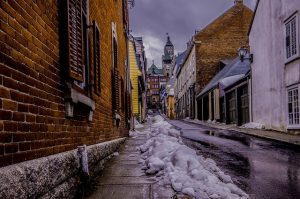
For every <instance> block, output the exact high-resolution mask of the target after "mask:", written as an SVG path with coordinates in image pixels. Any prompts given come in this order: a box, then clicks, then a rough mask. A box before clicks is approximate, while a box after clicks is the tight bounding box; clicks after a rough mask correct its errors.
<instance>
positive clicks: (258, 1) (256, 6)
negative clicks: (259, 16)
mask: <svg viewBox="0 0 300 199" xmlns="http://www.w3.org/2000/svg"><path fill="white" fill-rule="evenodd" d="M259 3H260V0H257V2H256V5H255V9H254V13H253V16H252V20H251V23H250V27H249V30H248V36H249V35H250V33H251V30H252V26H253V23H254V19H255V16H256V12H257V8H258V4H259Z"/></svg>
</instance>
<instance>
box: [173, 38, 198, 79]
mask: <svg viewBox="0 0 300 199" xmlns="http://www.w3.org/2000/svg"><path fill="white" fill-rule="evenodd" d="M194 46H195V42H194V41H193V42H192V45H190V46H189V47H188V49H187V51H186V52H187V53H186V54H185V57H184V59H183V62H182V64H181V65H182V66H184V64H185V63H186V61H187V59H188V57H189V56H190V54H191V52H192V49H193V48H194ZM182 68H183V67H180V69H179V71H178V72H177V74H176V77H178V75H179V73H180V72H181V69H182Z"/></svg>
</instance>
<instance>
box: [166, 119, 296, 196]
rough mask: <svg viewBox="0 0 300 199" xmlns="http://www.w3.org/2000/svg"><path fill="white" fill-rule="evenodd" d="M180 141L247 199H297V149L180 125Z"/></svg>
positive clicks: (278, 143)
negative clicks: (207, 160)
mask: <svg viewBox="0 0 300 199" xmlns="http://www.w3.org/2000/svg"><path fill="white" fill-rule="evenodd" d="M170 123H171V124H173V125H174V126H176V127H178V128H181V130H182V137H183V138H184V139H183V141H184V142H185V144H187V145H188V146H190V147H192V148H195V149H196V150H197V151H198V153H200V154H201V155H203V156H205V157H209V158H212V159H213V160H215V161H216V163H217V164H218V166H219V167H220V168H222V169H223V171H225V172H226V173H227V174H229V175H231V176H232V179H233V180H234V182H235V183H236V184H237V185H238V186H240V187H241V188H242V189H244V190H245V191H246V192H247V193H248V194H249V195H250V197H251V198H254V199H256V198H259V199H296V198H300V150H299V149H300V148H299V147H295V146H290V145H286V144H283V143H280V142H275V141H269V140H264V139H259V138H256V137H252V136H247V135H244V134H241V133H238V132H233V131H228V130H219V129H213V128H210V127H206V126H202V125H198V124H191V123H187V122H183V121H170Z"/></svg>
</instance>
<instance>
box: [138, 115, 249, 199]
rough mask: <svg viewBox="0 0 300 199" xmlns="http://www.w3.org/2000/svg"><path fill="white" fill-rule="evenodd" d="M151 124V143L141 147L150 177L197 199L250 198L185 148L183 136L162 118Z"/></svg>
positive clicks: (222, 174) (213, 166)
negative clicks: (152, 175) (154, 176)
mask: <svg viewBox="0 0 300 199" xmlns="http://www.w3.org/2000/svg"><path fill="white" fill-rule="evenodd" d="M150 120H151V122H152V124H151V125H150V127H149V128H148V129H145V132H148V137H149V139H148V140H147V142H146V143H145V144H143V145H141V146H140V147H138V149H139V150H140V151H141V152H142V153H143V154H142V159H141V160H140V162H141V163H142V164H143V169H144V170H145V172H146V173H147V174H155V175H156V177H157V178H159V179H160V180H161V182H163V183H166V184H171V185H172V187H173V189H174V190H175V191H177V192H181V193H184V194H186V195H189V196H191V197H194V198H197V199H198V198H199V199H200V198H201V199H209V198H212V199H217V198H218V199H219V198H228V199H235V198H242V199H246V198H249V196H248V195H247V194H246V193H245V192H244V191H242V190H241V189H240V188H238V187H237V186H236V185H235V184H233V182H232V179H231V177H230V176H229V175H226V174H225V173H224V172H223V171H221V170H220V169H219V167H218V166H217V165H216V163H215V161H213V160H212V159H209V158H208V159H206V158H204V157H203V156H201V155H197V153H196V151H195V150H193V149H191V148H189V147H187V146H185V145H184V144H183V143H182V140H181V137H180V132H179V131H178V130H176V129H174V128H173V126H172V125H170V124H169V123H168V122H166V121H164V120H163V118H162V117H161V116H155V117H152V118H150Z"/></svg>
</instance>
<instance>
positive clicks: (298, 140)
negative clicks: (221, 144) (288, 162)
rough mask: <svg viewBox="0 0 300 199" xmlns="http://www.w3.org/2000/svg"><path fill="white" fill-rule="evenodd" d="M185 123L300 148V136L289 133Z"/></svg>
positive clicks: (188, 120)
mask: <svg viewBox="0 0 300 199" xmlns="http://www.w3.org/2000/svg"><path fill="white" fill-rule="evenodd" d="M184 121H186V122H190V123H194V124H201V125H205V126H209V127H213V128H218V129H224V130H232V131H237V132H240V133H244V134H247V135H252V136H256V137H261V138H266V139H271V140H276V141H280V142H285V143H288V144H293V145H297V146H300V135H293V134H289V133H284V132H279V131H272V130H263V129H249V128H241V127H238V126H235V125H226V124H221V123H208V122H203V121H199V120H191V119H184Z"/></svg>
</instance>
